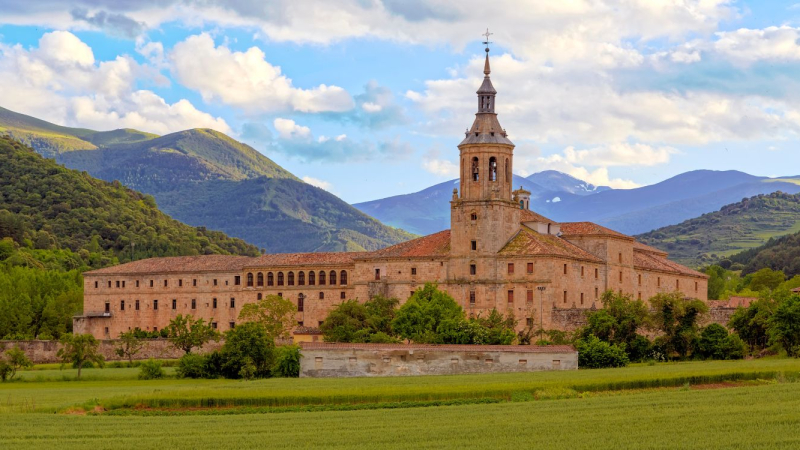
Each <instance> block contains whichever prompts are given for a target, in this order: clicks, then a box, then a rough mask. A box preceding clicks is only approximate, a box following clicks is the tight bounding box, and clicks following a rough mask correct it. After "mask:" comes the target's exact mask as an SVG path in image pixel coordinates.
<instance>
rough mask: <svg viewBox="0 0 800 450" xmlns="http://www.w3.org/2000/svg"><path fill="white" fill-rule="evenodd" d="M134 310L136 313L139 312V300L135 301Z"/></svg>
mask: <svg viewBox="0 0 800 450" xmlns="http://www.w3.org/2000/svg"><path fill="white" fill-rule="evenodd" d="M134 309H136V311H138V310H139V300H136V303H135V304H134Z"/></svg>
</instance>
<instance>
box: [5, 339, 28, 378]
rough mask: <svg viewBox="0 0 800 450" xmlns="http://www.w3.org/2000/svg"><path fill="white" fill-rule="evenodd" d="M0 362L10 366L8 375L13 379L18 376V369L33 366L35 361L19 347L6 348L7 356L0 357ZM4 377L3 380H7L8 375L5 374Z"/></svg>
mask: <svg viewBox="0 0 800 450" xmlns="http://www.w3.org/2000/svg"><path fill="white" fill-rule="evenodd" d="M0 364H4V365H6V366H7V367H8V369H7V374H6V376H7V377H8V379H9V380H13V379H14V377H15V376H17V370H19V369H27V368H30V367H33V362H31V360H30V359H28V355H26V354H25V352H24V351H22V349H20V348H19V347H13V348H10V349H8V350H6V355H5V358H1V359H0ZM2 378H3V381H5V378H6V377H5V376H3V377H2Z"/></svg>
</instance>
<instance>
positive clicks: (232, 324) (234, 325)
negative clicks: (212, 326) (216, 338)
mask: <svg viewBox="0 0 800 450" xmlns="http://www.w3.org/2000/svg"><path fill="white" fill-rule="evenodd" d="M228 326H229V327H230V328H231V330H232V329H234V328H235V327H236V322H230V323H229V324H228Z"/></svg>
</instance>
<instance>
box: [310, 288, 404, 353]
mask: <svg viewBox="0 0 800 450" xmlns="http://www.w3.org/2000/svg"><path fill="white" fill-rule="evenodd" d="M398 303H399V301H398V300H397V299H394V298H385V297H380V296H378V297H375V298H373V299H371V300H368V301H366V302H364V303H359V302H357V301H355V300H347V301H344V302H342V303H340V304H339V305H336V307H334V308H333V309H332V310H331V311H330V312H329V313H328V317H326V318H325V321H324V322H323V324H322V326H321V327H320V329H321V330H322V335H323V337H324V338H325V341H327V342H372V343H392V342H398V340H397V339H396V338H394V337H392V333H393V330H392V320H393V319H394V317H395V313H396V309H395V308H396V307H397V304H398Z"/></svg>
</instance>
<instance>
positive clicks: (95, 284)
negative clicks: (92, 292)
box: [94, 281, 98, 289]
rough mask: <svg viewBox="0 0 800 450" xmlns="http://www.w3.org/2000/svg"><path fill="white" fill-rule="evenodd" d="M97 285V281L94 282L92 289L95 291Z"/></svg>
mask: <svg viewBox="0 0 800 450" xmlns="http://www.w3.org/2000/svg"><path fill="white" fill-rule="evenodd" d="M97 285H98V283H97V281H95V282H94V288H95V289H97Z"/></svg>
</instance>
